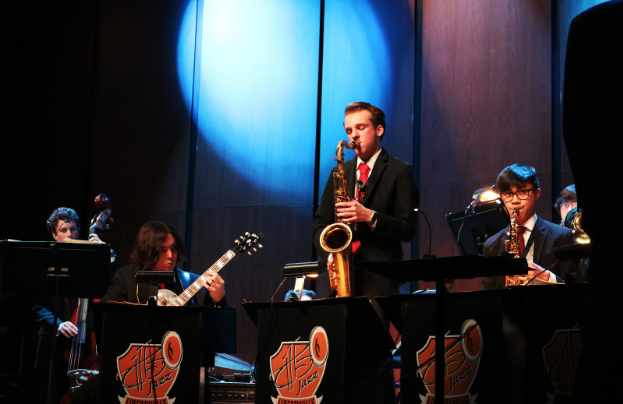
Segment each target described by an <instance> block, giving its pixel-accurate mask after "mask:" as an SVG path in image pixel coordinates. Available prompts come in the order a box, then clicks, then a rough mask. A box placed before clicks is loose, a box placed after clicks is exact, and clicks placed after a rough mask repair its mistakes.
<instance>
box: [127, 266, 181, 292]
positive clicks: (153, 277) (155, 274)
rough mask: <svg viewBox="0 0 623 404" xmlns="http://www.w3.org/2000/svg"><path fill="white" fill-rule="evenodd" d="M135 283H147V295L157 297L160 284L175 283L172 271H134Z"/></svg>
mask: <svg viewBox="0 0 623 404" xmlns="http://www.w3.org/2000/svg"><path fill="white" fill-rule="evenodd" d="M134 278H135V279H136V283H149V295H148V296H158V289H160V284H161V283H175V273H174V272H173V271H136V274H134Z"/></svg>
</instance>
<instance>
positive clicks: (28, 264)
mask: <svg viewBox="0 0 623 404" xmlns="http://www.w3.org/2000/svg"><path fill="white" fill-rule="evenodd" d="M111 283H112V272H111V267H110V246H109V245H108V244H103V243H88V242H57V241H0V290H1V291H2V293H3V294H5V295H7V296H31V297H51V298H54V324H56V322H57V314H58V309H59V307H58V299H59V297H75V298H99V297H101V296H103V295H104V293H106V290H107V289H108V286H109V285H110V284H111ZM51 343H52V347H51V353H52V355H51V358H50V377H49V384H48V400H51V397H52V389H53V383H52V375H53V370H54V365H55V363H54V362H55V359H54V357H55V350H56V333H52V341H51Z"/></svg>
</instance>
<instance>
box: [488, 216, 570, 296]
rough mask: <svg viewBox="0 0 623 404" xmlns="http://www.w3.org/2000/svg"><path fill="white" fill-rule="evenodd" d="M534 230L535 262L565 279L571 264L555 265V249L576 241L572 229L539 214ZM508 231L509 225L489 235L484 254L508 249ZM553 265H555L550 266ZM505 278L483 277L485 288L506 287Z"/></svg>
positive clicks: (499, 253) (494, 254)
mask: <svg viewBox="0 0 623 404" xmlns="http://www.w3.org/2000/svg"><path fill="white" fill-rule="evenodd" d="M532 232H533V233H534V244H533V245H534V254H533V259H532V260H533V261H534V263H535V264H537V265H540V266H542V267H543V268H545V269H549V270H550V271H551V272H553V273H554V274H555V275H556V276H558V277H560V278H561V280H564V279H565V278H566V276H567V274H568V273H569V272H570V271H571V264H570V263H569V262H558V263H557V264H556V265H554V263H556V257H555V255H554V249H555V248H556V247H558V246H564V245H569V244H574V243H575V242H574V240H573V234H572V233H571V230H570V229H568V228H566V227H563V226H559V225H556V224H553V223H550V222H548V221H546V220H543V219H541V218H540V217H538V216H537V218H536V223H535V224H534V229H533V230H532ZM506 233H508V227H506V228H505V229H504V230H501V231H499V232H498V233H496V234H495V235H493V236H492V237H489V239H488V240H487V241H486V242H485V248H484V251H483V255H484V256H487V257H494V256H498V255H502V253H503V252H505V251H506V243H505V242H506V240H508V236H507V234H506ZM552 265H554V266H553V267H552V268H550V267H551V266H552ZM504 280H505V277H503V276H490V277H486V278H482V286H483V289H501V288H503V287H504Z"/></svg>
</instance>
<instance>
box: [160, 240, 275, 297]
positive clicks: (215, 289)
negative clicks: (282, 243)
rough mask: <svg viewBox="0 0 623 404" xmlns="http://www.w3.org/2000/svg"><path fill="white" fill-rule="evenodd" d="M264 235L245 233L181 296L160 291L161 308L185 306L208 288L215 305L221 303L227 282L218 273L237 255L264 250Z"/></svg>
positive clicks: (165, 290)
mask: <svg viewBox="0 0 623 404" xmlns="http://www.w3.org/2000/svg"><path fill="white" fill-rule="evenodd" d="M263 236H264V235H263V234H262V233H257V234H256V233H249V232H247V233H245V234H244V236H240V238H239V239H237V240H236V241H235V243H234V246H233V247H232V249H231V250H229V251H227V252H226V253H225V254H224V255H223V256H222V257H221V258H219V259H218V260H217V261H216V262H215V263H214V264H212V266H211V267H210V268H208V270H207V271H205V272H204V273H203V274H202V275H200V276H199V277H198V278H197V280H196V281H194V282H193V283H192V284H191V285H190V286H189V287H188V288H186V290H184V291H183V292H182V293H180V295H179V296H177V295H175V293H173V292H171V291H170V290H167V289H160V290H159V291H158V299H157V302H158V305H159V306H184V305H185V304H186V303H187V302H188V301H189V300H190V299H191V298H192V297H193V296H194V295H195V294H196V293H197V292H198V291H199V290H200V289H201V288H206V289H207V290H208V291H209V292H210V297H211V298H212V301H214V302H215V303H218V302H220V301H221V300H223V298H224V297H225V281H224V280H223V278H221V276H220V275H219V274H218V272H219V271H220V270H221V269H222V268H223V267H224V266H225V265H227V263H228V262H229V261H231V259H232V258H234V257H235V256H236V255H238V254H240V253H243V252H246V253H247V254H249V255H251V250H252V251H257V249H256V248H255V247H254V246H255V245H257V247H258V248H262V245H261V244H259V241H260V240H261V238H262V237H263Z"/></svg>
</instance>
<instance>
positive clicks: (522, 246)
mask: <svg viewBox="0 0 623 404" xmlns="http://www.w3.org/2000/svg"><path fill="white" fill-rule="evenodd" d="M524 231H526V228H525V227H524V226H517V244H519V246H518V247H519V256H520V257H523V252H524V250H525V249H526V242H525V241H524V239H523V233H524Z"/></svg>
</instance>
